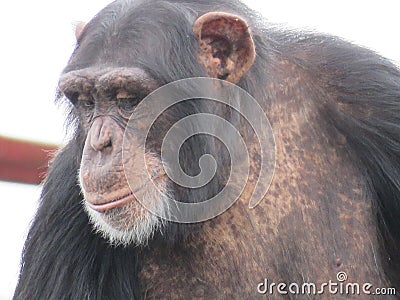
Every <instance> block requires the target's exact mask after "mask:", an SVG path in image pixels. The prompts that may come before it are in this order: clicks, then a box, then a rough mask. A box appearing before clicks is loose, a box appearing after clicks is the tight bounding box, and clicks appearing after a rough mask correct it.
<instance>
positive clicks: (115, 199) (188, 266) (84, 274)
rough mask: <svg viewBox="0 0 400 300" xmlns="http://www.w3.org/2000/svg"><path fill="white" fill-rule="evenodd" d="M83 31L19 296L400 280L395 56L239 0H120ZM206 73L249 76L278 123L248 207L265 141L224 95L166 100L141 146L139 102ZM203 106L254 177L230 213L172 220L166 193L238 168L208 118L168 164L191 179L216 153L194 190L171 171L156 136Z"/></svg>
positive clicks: (185, 196)
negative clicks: (259, 193)
mask: <svg viewBox="0 0 400 300" xmlns="http://www.w3.org/2000/svg"><path fill="white" fill-rule="evenodd" d="M76 35H77V44H76V48H75V50H74V52H73V54H72V56H71V58H70V60H69V62H68V65H67V66H66V68H65V69H64V71H63V73H62V75H61V78H60V82H59V91H60V92H59V97H58V98H59V101H65V102H66V103H67V106H68V108H69V128H70V130H71V131H73V132H74V134H73V137H72V138H71V140H70V141H69V142H68V144H67V145H66V146H65V147H63V148H62V149H60V151H59V152H58V153H57V155H56V156H55V157H54V159H53V160H52V163H51V167H50V171H49V173H48V176H47V179H46V180H45V182H44V186H43V191H42V195H41V202H40V206H39V209H38V211H37V214H36V216H35V219H34V221H33V223H32V226H31V229H30V231H29V234H28V237H27V240H26V243H25V247H24V251H23V257H22V267H21V273H20V277H19V283H18V286H17V288H16V291H15V295H14V299H142V298H150V299H192V298H204V299H231V298H234V299H252V298H257V297H266V296H265V295H260V293H259V292H260V291H259V290H258V287H259V283H260V282H263V281H264V279H266V278H267V279H268V280H269V282H275V283H279V282H282V283H286V284H289V283H298V284H301V283H305V282H313V283H315V284H317V286H319V285H320V284H322V283H324V282H329V280H331V281H337V280H339V279H340V280H344V279H342V278H339V277H338V279H337V278H336V277H337V274H338V273H339V272H342V274H344V273H343V272H345V274H346V278H347V280H346V281H345V282H344V283H346V282H349V283H359V284H360V285H361V284H363V283H370V284H371V285H372V286H373V287H395V288H400V255H399V252H400V244H399V243H400V70H399V69H398V68H397V67H396V66H395V65H394V64H392V63H391V62H390V61H389V60H387V59H385V58H383V57H381V56H379V55H377V54H376V53H374V52H372V51H370V50H368V49H364V48H362V47H359V46H356V45H354V44H351V43H349V42H346V41H343V40H342V39H340V38H337V37H333V36H328V35H320V34H316V33H310V32H296V31H293V30H284V29H281V28H277V27H275V26H271V25H269V24H267V23H265V22H264V21H263V20H262V19H260V17H259V16H258V14H257V13H255V12H254V11H252V10H250V9H249V8H247V7H246V6H245V5H244V4H242V3H240V2H238V1H236V0H235V1H232V0H218V1H217V0H196V1H194V0H132V1H129V0H117V1H115V2H113V3H111V4H110V5H109V6H107V7H106V8H104V9H103V10H102V11H101V12H100V13H99V14H97V15H96V16H95V17H94V18H93V19H92V20H91V21H90V22H89V23H88V24H82V25H80V26H78V27H77V31H76ZM205 77H208V78H215V82H226V83H228V84H229V85H237V87H238V88H239V89H241V90H244V91H246V92H247V93H248V94H249V95H251V96H252V97H253V98H254V99H256V100H257V102H258V103H259V105H260V107H261V108H262V111H263V113H264V114H265V116H266V117H267V118H268V120H269V122H270V124H271V130H272V132H273V135H274V143H275V148H274V149H272V150H271V151H275V159H276V163H275V165H274V166H275V168H274V174H273V178H272V182H271V184H270V187H269V190H268V192H267V193H266V194H265V196H264V197H263V199H262V200H261V201H260V202H259V204H258V205H257V206H252V207H249V205H248V203H249V202H248V199H249V197H250V195H251V194H252V191H254V189H255V186H256V182H257V181H260V182H261V183H263V182H264V183H265V184H267V183H268V184H269V182H267V181H268V180H267V179H265V178H263V176H261V175H260V174H262V173H261V172H259V170H260V165H261V164H260V161H261V156H260V153H261V152H262V148H263V145H262V144H261V143H259V141H258V140H257V134H256V132H255V130H253V129H252V126H251V125H252V124H249V123H251V122H249V120H246V118H244V117H243V116H242V115H241V114H240V112H239V111H238V110H237V109H234V108H232V107H231V106H229V105H227V104H226V103H221V102H218V101H214V100H213V99H207V98H206V97H201V96H193V97H192V98H189V99H186V100H185V101H181V102H179V103H177V104H176V105H173V106H171V107H168V108H167V109H166V110H165V111H164V113H163V114H160V115H159V116H157V118H156V120H155V121H154V124H153V125H154V126H152V128H151V129H150V130H149V131H148V135H147V137H146V143H145V151H142V148H141V143H140V142H139V136H140V134H138V133H137V131H136V130H137V128H138V126H139V127H140V125H141V117H143V118H146V116H147V113H148V114H152V113H153V112H152V110H153V109H152V107H151V106H147V109H148V110H147V111H142V112H141V115H139V117H131V116H133V115H135V109H136V108H138V107H139V106H140V105H141V103H142V102H145V99H147V98H148V97H151V95H153V94H154V93H157V91H158V90H160V89H163V87H164V86H166V85H169V84H171V83H174V82H177V81H178V82H179V81H184V80H186V79H188V78H198V79H200V80H201V79H202V78H205ZM210 89H218V84H216V85H210ZM167 96H168V95H166V94H165V97H166V98H167ZM236 100H237V104H238V107H244V106H245V105H246V104H247V101H248V100H247V99H246V98H240V99H236ZM236 100H235V101H236ZM199 113H203V114H207V115H211V114H213V115H215V116H217V117H218V118H219V119H221V120H225V121H226V122H228V123H230V124H233V125H234V126H236V128H237V131H238V132H239V133H240V135H241V136H242V137H243V139H244V140H245V144H246V147H247V149H248V160H249V164H250V173H249V174H250V175H249V177H248V180H247V183H246V185H245V188H244V189H243V190H242V191H241V194H240V197H239V199H238V201H237V202H235V203H234V204H232V206H231V207H230V208H229V209H227V210H226V211H225V212H224V213H222V214H220V215H218V216H216V217H214V218H209V219H208V220H205V221H204V222H178V221H176V220H174V219H169V218H165V217H163V216H165V215H166V214H165V212H166V211H168V210H169V209H170V207H169V204H168V203H167V200H166V199H175V200H177V201H178V202H180V203H187V204H191V205H196V204H199V203H202V202H204V201H207V199H210V198H212V197H214V196H215V195H218V194H219V193H220V192H221V191H223V189H224V187H225V186H226V185H227V182H228V177H229V176H230V170H231V169H232V168H233V167H234V166H233V163H232V162H231V154H230V151H228V150H229V149H228V148H227V147H226V146H224V143H223V142H222V141H221V140H219V139H218V138H217V137H215V136H210V135H207V134H203V133H202V131H201V130H200V133H199V134H198V135H193V136H190V137H188V138H187V139H186V140H185V142H184V143H183V144H182V145H181V147H180V148H179V151H178V154H177V156H178V159H177V162H178V163H177V164H180V166H181V169H182V170H183V172H184V173H185V174H187V175H188V176H190V177H196V176H197V174H199V173H201V162H202V159H203V158H204V156H212V157H213V159H214V163H216V165H217V167H216V168H215V174H214V176H213V177H212V178H211V179H210V180H209V181H208V182H207V183H206V184H205V185H202V186H196V187H193V188H190V187H186V186H184V185H182V184H179V183H176V182H173V181H172V180H171V179H170V178H169V176H168V169H169V168H174V167H175V164H171V163H169V161H168V159H167V160H164V159H162V151H161V150H162V147H163V145H162V140H163V137H164V136H165V135H167V134H168V132H169V128H171V126H172V125H173V124H175V123H177V122H179V121H180V120H184V119H185V118H188V117H191V116H193V115H196V114H199ZM140 116H141V117H140ZM197 120H198V121H199V120H201V118H198V119H197ZM131 121H132V122H133V123H135V122H136V123H135V124H133V125H134V126H133V125H132V126H131ZM205 123H208V122H200V121H199V122H198V123H197V124H196V122H194V121H192V123H191V125H190V126H184V127H193V128H200V129H201V128H202V127H203V126H205V125H210V124H205ZM135 126H136V127H135ZM196 126H197V127H196ZM209 127H210V126H209ZM135 128H136V129H135ZM226 132H228V131H226ZM224 133H225V131H224ZM228 136H229V135H228ZM231 140H232V141H233V142H236V141H237V139H236V138H233V137H232V138H231ZM232 141H231V142H232ZM237 143H239V141H237ZM143 161H145V165H146V168H147V170H148V172H149V174H150V179H151V180H147V179H144V178H142V176H140V172H139V171H138V170H139V169H140V168H139V166H140V165H141V164H142V162H143ZM257 174H258V175H257ZM243 176H244V175H243ZM151 181H152V182H155V183H154V184H155V185H156V186H157V188H158V191H159V192H153V190H152V189H151V187H150V183H149V182H151ZM131 182H135V184H138V185H139V187H140V190H141V192H142V196H143V197H142V198H143V199H144V200H143V199H142V200H143V201H139V199H138V196H137V195H136V191H135V190H133V189H132V187H131V184H130V183H131ZM161 194H162V195H166V196H165V197H163V196H160V195H161ZM143 202H145V203H143ZM370 291H373V289H371V290H370ZM268 296H269V297H270V298H271V299H276V298H280V297H287V298H296V297H301V296H296V295H293V294H290V293H289V295H280V294H279V293H274V294H270V295H268ZM309 296H310V297H311V298H312V297H313V295H309ZM323 297H324V299H325V298H326V299H327V298H330V297H332V299H337V297H339V295H332V294H331V295H329V294H328V293H327V292H326V293H325V294H324V296H323ZM343 297H345V296H343ZM389 297H390V296H387V298H385V299H388V298H389ZM392 297H395V296H392Z"/></svg>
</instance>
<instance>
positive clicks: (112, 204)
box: [86, 192, 136, 212]
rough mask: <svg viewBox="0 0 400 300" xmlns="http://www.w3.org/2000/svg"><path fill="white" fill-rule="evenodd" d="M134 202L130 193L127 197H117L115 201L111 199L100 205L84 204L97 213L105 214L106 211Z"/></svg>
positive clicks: (88, 202) (134, 198) (133, 197)
mask: <svg viewBox="0 0 400 300" xmlns="http://www.w3.org/2000/svg"><path fill="white" fill-rule="evenodd" d="M134 200H136V197H135V195H134V194H133V193H132V192H130V193H129V194H127V195H124V196H122V197H118V198H116V199H112V200H110V201H107V202H106V203H102V204H93V203H91V202H90V201H88V200H86V203H87V204H88V205H89V207H90V208H91V209H93V210H95V211H98V212H106V211H108V210H111V209H113V208H117V207H120V206H123V205H125V204H127V203H129V202H131V201H134Z"/></svg>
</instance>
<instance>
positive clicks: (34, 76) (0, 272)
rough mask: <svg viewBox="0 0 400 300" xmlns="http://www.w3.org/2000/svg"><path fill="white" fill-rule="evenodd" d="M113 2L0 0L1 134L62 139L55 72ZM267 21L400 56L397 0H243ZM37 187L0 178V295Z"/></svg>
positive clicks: (7, 292)
mask: <svg viewBox="0 0 400 300" xmlns="http://www.w3.org/2000/svg"><path fill="white" fill-rule="evenodd" d="M109 2H110V1H105V0H87V1H82V0H69V1H49V0H37V1H28V0H22V1H6V2H5V3H2V9H1V17H0V34H1V37H2V46H1V48H0V60H1V75H0V76H1V83H2V84H1V87H2V88H1V90H2V91H1V95H2V102H3V103H2V104H1V109H0V135H6V136H12V137H18V138H24V139H30V140H37V141H43V142H51V143H62V142H63V137H64V129H63V119H64V114H63V112H62V109H57V108H56V107H55V105H54V104H53V99H54V94H55V88H56V84H57V81H58V76H59V74H60V72H61V70H62V69H63V67H64V66H65V64H66V62H67V60H68V58H69V55H70V54H71V52H72V50H73V47H74V42H75V40H74V33H73V29H72V28H73V26H72V25H71V24H72V23H74V22H76V21H81V20H82V21H88V20H89V19H90V18H91V17H92V16H93V15H94V14H95V13H96V12H97V11H98V10H100V9H101V8H102V7H104V6H105V5H106V4H107V3H109ZM245 2H246V3H248V4H249V5H250V6H252V7H253V8H255V9H257V10H258V11H259V12H261V13H262V14H263V15H264V16H265V17H266V18H267V19H268V20H269V21H271V22H277V23H286V24H287V25H289V26H290V27H303V28H310V29H316V30H317V31H321V32H326V33H331V34H335V35H339V36H341V37H344V38H346V39H348V40H350V41H354V42H356V43H358V44H360V45H364V46H367V47H369V48H371V49H374V50H376V51H378V52H379V53H381V54H382V55H384V56H386V57H388V58H390V59H392V60H394V61H396V62H400V38H399V29H400V16H399V11H400V10H399V8H400V3H399V1H397V0H393V1H389V0H381V1H348V0H347V1H345V0H336V1H329V2H328V1H317V0H306V1H289V0H283V1H282V0H281V1H279V2H278V1H276V0H275V1H274V2H273V1H261V0H258V1H256V0H248V1H245ZM39 193H40V187H37V186H30V185H22V184H11V183H4V182H0V195H1V197H2V198H1V201H2V203H1V205H2V216H1V218H0V236H1V240H2V245H1V247H0V251H1V253H0V300H5V299H10V298H11V296H12V294H13V290H14V287H15V284H16V280H17V274H18V269H19V257H20V253H21V250H22V245H23V241H24V238H25V235H26V231H27V228H28V226H29V222H30V220H31V218H32V216H33V214H34V211H35V208H36V203H37V199H38V197H39Z"/></svg>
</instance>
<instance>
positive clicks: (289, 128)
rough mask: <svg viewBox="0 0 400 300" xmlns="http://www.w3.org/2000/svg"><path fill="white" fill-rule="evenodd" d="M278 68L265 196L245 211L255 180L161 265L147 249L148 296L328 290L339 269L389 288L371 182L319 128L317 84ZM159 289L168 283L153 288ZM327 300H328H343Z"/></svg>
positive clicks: (253, 150) (287, 66)
mask: <svg viewBox="0 0 400 300" xmlns="http://www.w3.org/2000/svg"><path fill="white" fill-rule="evenodd" d="M279 68H280V69H281V70H282V71H281V73H278V74H277V76H276V77H275V78H274V79H273V81H271V82H269V83H268V85H269V90H270V91H276V92H274V93H273V94H270V95H269V97H270V101H271V107H272V108H271V109H270V110H269V111H266V113H267V115H268V118H269V120H270V122H271V123H272V127H273V130H274V132H275V141H276V145H277V165H276V173H275V177H274V180H273V182H272V184H271V187H270V190H269V191H268V193H267V195H266V197H265V199H263V200H262V201H261V203H260V204H259V205H258V206H257V207H256V208H254V209H249V208H248V199H246V198H248V197H249V196H250V191H251V189H252V188H253V187H254V185H255V182H254V181H252V180H250V182H249V184H248V185H247V187H246V190H245V192H244V193H243V197H242V198H241V199H240V200H239V201H238V202H237V203H236V204H235V205H234V206H233V207H232V208H231V209H229V210H228V211H227V212H225V213H224V214H222V215H220V216H219V217H218V218H215V219H212V220H211V221H209V222H206V223H204V224H203V226H202V230H201V232H199V233H198V234H196V236H195V238H194V239H193V240H191V241H190V242H188V243H187V244H186V245H183V247H184V249H185V250H184V251H182V252H177V253H175V252H173V251H171V252H169V253H168V255H167V259H166V260H165V261H164V260H162V259H161V260H160V258H159V257H160V255H161V254H160V252H162V251H163V250H160V249H158V250H157V249H156V248H155V249H152V250H150V251H149V252H146V253H145V255H143V257H142V260H143V261H142V271H141V272H140V274H139V278H140V280H141V282H142V284H143V286H144V287H145V288H147V296H148V297H149V298H150V299H153V298H154V299H158V298H168V299H169V298H171V299H186V298H191V297H194V293H195V290H196V289H197V288H201V289H204V299H210V298H218V299H231V298H240V299H244V298H248V297H251V298H257V297H260V295H257V293H256V283H258V282H261V281H262V280H263V279H264V278H268V279H270V280H273V281H275V282H279V281H284V282H298V283H302V282H315V283H322V282H327V281H328V280H336V274H337V272H338V271H340V270H343V271H345V272H346V273H347V274H348V276H349V279H348V280H349V282H362V283H363V282H371V283H372V284H374V285H376V286H379V285H381V286H384V285H385V282H383V281H382V280H381V279H380V278H384V277H382V274H380V271H379V268H378V267H377V262H375V261H374V259H373V258H374V253H375V252H376V250H377V249H376V245H377V244H378V243H377V240H376V238H375V236H374V235H373V234H371V233H373V232H374V231H375V229H374V223H373V220H372V217H371V210H372V209H371V197H370V196H369V195H368V193H367V192H366V190H367V189H366V182H364V180H363V179H362V178H360V176H359V170H358V169H357V168H355V167H354V166H353V164H352V163H351V162H350V160H351V158H350V157H349V155H348V154H347V152H346V149H345V148H344V147H343V146H342V145H341V143H340V140H341V139H342V138H343V137H341V136H337V137H335V139H336V138H337V140H338V141H339V142H338V143H337V144H336V141H335V139H334V141H333V144H331V142H330V141H331V140H332V138H331V137H329V136H328V133H326V132H324V131H323V129H321V127H320V126H318V124H319V122H321V120H320V118H321V116H320V115H319V113H318V110H319V107H318V104H316V103H315V101H314V100H313V99H312V97H313V94H312V92H311V91H307V90H306V87H305V86H306V84H305V82H307V81H308V80H311V79H312V78H308V76H309V75H307V74H305V73H303V72H302V71H301V70H299V69H298V67H296V66H295V65H294V64H291V63H290V62H288V61H280V66H279ZM284 74H290V75H289V76H290V77H287V75H286V76H285V75H284ZM278 75H280V76H281V77H279V76H278ZM300 89H303V94H301V95H300V96H299V93H298V91H299V90H300ZM307 95H309V98H308V97H307ZM249 152H250V156H251V157H252V161H251V167H252V168H257V167H259V160H258V159H259V156H258V152H259V151H257V146H256V143H253V145H252V146H251V147H250V150H249ZM338 257H340V259H339V258H338ZM301 266H307V267H301ZM298 270H302V273H301V274H300V273H298ZM194 278H197V279H198V281H193V279H194ZM154 282H163V284H162V285H157V288H154V289H153V288H151V286H152V283H154ZM170 286H173V287H174V289H170V288H169V287H170ZM329 297H330V296H329V295H325V296H324V299H337V298H335V297H334V296H331V298H329ZM260 298H262V297H260ZM274 299H275V298H274ZM276 299H280V298H279V297H276Z"/></svg>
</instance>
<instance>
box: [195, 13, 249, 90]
mask: <svg viewBox="0 0 400 300" xmlns="http://www.w3.org/2000/svg"><path fill="white" fill-rule="evenodd" d="M193 32H194V33H195V34H196V36H197V39H198V41H199V44H200V53H199V59H200V62H201V63H202V64H203V66H204V67H205V68H206V70H207V72H208V75H209V76H210V77H215V78H219V79H225V80H227V81H229V82H232V83H236V82H238V81H239V80H240V78H241V77H242V76H243V75H244V74H245V73H246V72H247V70H248V69H249V68H250V67H251V66H252V64H253V62H254V59H255V55H256V53H255V50H254V42H253V38H252V37H251V34H250V31H249V26H248V25H247V23H246V21H244V20H243V19H242V18H240V17H238V16H235V15H232V14H228V13H222V12H210V13H206V14H204V15H202V16H201V17H199V18H198V19H197V20H196V22H195V23H194V26H193Z"/></svg>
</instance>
